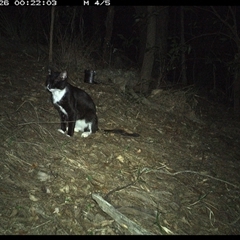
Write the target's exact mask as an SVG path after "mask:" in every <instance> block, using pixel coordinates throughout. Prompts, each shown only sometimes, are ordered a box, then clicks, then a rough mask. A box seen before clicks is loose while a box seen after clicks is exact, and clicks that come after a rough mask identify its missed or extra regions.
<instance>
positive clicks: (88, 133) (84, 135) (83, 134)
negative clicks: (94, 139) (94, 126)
mask: <svg viewBox="0 0 240 240" xmlns="http://www.w3.org/2000/svg"><path fill="white" fill-rule="evenodd" d="M90 134H91V132H83V133H82V134H81V137H84V138H86V137H88V136H89V135H90Z"/></svg>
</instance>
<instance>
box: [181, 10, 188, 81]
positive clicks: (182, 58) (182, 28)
mask: <svg viewBox="0 0 240 240" xmlns="http://www.w3.org/2000/svg"><path fill="white" fill-rule="evenodd" d="M180 12H181V13H180V17H181V46H182V51H181V67H182V84H183V85H185V86H186V85H187V74H186V57H185V50H184V48H183V46H184V45H185V37H184V7H183V6H181V7H180Z"/></svg>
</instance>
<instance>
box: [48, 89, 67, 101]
mask: <svg viewBox="0 0 240 240" xmlns="http://www.w3.org/2000/svg"><path fill="white" fill-rule="evenodd" d="M49 91H51V93H52V98H53V103H54V104H57V102H60V101H61V100H62V98H63V96H64V95H65V93H66V91H67V90H66V88H64V89H63V90H60V89H50V90H49Z"/></svg>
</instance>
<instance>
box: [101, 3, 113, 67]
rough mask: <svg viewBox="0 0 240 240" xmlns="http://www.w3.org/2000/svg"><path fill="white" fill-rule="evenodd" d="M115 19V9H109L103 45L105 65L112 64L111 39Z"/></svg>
mask: <svg viewBox="0 0 240 240" xmlns="http://www.w3.org/2000/svg"><path fill="white" fill-rule="evenodd" d="M113 19H114V7H112V6H111V7H108V13H107V18H106V34H105V38H104V43H103V60H104V65H105V66H106V65H107V64H109V63H110V58H111V54H112V51H111V38H112V30H113Z"/></svg>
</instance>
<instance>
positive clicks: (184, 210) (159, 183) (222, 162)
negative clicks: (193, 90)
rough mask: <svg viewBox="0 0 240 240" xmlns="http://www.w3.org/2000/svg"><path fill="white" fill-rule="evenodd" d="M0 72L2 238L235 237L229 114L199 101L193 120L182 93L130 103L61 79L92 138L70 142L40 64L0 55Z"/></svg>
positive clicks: (237, 192)
mask: <svg viewBox="0 0 240 240" xmlns="http://www.w3.org/2000/svg"><path fill="white" fill-rule="evenodd" d="M0 66H1V68H0V89H1V91H0V93H1V94H0V99H1V105H0V137H1V142H0V149H1V151H0V159H1V161H0V182H1V185H0V194H1V200H0V233H1V234H20V235H29V234H58V235H62V234H64V235H65V234H67V235H72V234H84V235H86V234H88V235H99V234H100V235H103V234H110V235H118V234H141V233H143V234H163V235H170V234H174V235H179V234H184V235H185V234H186V235H189V234H198V235H199V234H240V199H239V196H240V185H239V182H240V174H239V172H240V148H239V143H240V122H239V121H236V120H233V118H231V115H230V113H229V112H226V111H225V110H223V108H220V107H219V106H218V105H216V104H215V105H214V104H211V103H210V102H208V101H207V100H204V99H202V98H200V97H198V98H197V96H196V98H195V100H197V102H196V103H197V104H196V106H197V107H198V108H195V109H198V111H196V112H193V110H191V109H190V108H187V107H186V106H188V105H187V103H186V92H184V93H182V92H181V91H161V90H156V91H154V92H153V93H152V94H151V95H150V96H149V97H148V98H145V99H144V98H141V97H139V99H138V98H133V97H132V96H131V95H128V94H126V93H125V94H123V93H121V92H120V91H118V89H117V88H116V86H115V85H114V84H109V85H104V84H98V85H93V84H86V83H83V81H82V79H83V75H82V76H77V77H76V74H74V73H72V74H71V73H69V75H70V79H69V81H70V82H71V83H72V84H73V85H75V86H78V87H80V88H82V89H84V90H86V91H87V92H88V93H89V94H90V95H91V96H92V98H93V99H94V101H95V103H96V106H97V112H98V117H99V128H100V130H99V131H98V132H97V133H96V134H93V135H91V136H89V137H88V138H81V137H80V134H75V135H74V136H73V137H72V138H68V137H66V136H65V135H63V134H61V133H59V132H58V131H57V129H58V128H59V117H58V113H57V111H56V110H55V109H54V108H53V106H52V104H51V102H50V95H49V93H48V92H47V91H46V89H45V87H44V82H45V79H46V74H47V69H46V68H45V67H44V66H45V65H44V63H43V62H41V61H39V59H37V58H35V57H33V56H30V55H28V54H25V53H23V52H21V51H17V50H16V51H10V50H9V49H7V50H4V49H3V50H2V52H1V56H0ZM83 69H84V68H83ZM111 128H123V129H126V130H128V131H133V132H137V133H139V134H140V137H137V138H133V137H124V136H121V135H118V134H106V133H104V131H103V129H111ZM94 196H95V197H96V196H100V197H102V198H103V199H104V200H105V201H106V202H107V204H106V202H105V205H103V206H102V205H101V204H99V202H98V201H96V199H94V198H95V197H94ZM106 208H109V209H110V212H111V213H112V214H109V212H108V211H109V209H108V210H107V209H106ZM123 219H127V220H126V221H125V222H123ZM134 224H136V225H134ZM136 229H137V230H136Z"/></svg>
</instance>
